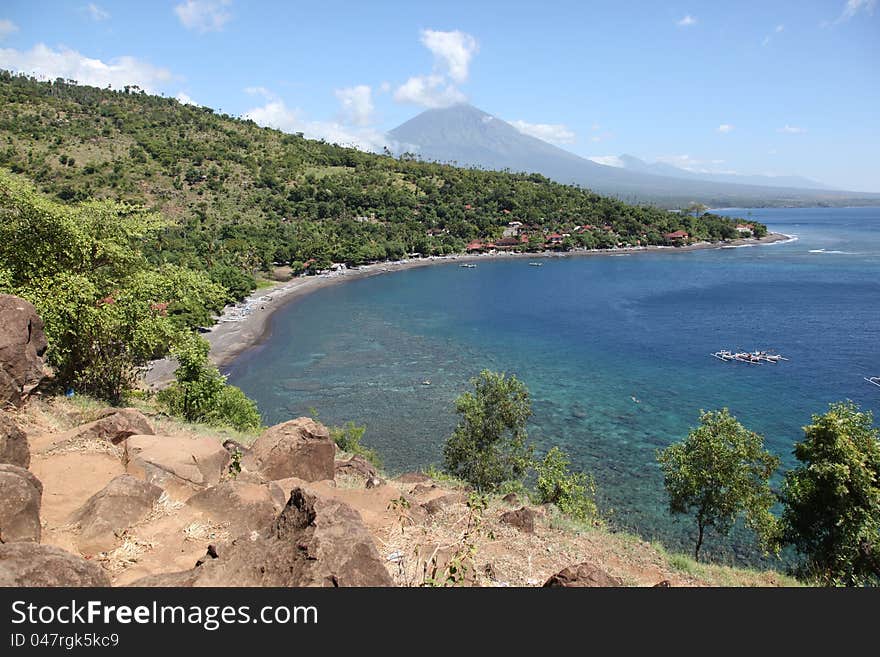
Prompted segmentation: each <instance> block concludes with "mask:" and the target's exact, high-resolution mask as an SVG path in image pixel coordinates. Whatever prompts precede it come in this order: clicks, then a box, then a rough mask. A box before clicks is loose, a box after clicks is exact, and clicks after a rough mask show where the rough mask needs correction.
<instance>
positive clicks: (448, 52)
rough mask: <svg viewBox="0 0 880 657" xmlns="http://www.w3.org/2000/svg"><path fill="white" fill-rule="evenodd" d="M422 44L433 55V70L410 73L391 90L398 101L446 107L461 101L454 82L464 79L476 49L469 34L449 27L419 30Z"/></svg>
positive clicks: (468, 73) (461, 96) (463, 97)
mask: <svg viewBox="0 0 880 657" xmlns="http://www.w3.org/2000/svg"><path fill="white" fill-rule="evenodd" d="M421 41H422V45H424V46H425V47H426V48H427V49H428V50H430V51H431V53H432V54H433V55H434V70H433V71H432V72H431V73H430V74H429V75H414V76H412V77H411V78H409V79H408V80H407V81H406V82H404V83H403V84H402V85H400V86H399V87H398V88H397V89H396V90H395V92H394V100H395V101H397V102H398V103H414V104H416V105H422V106H423V107H448V106H449V105H454V104H455V103H463V102H465V101H466V100H467V97H466V96H465V95H464V94H463V93H462V92H461V91H460V90H459V89H458V87H457V86H456V85H457V84H460V83H462V82H465V81H467V79H468V76H469V75H470V64H471V59H472V58H473V56H474V55H475V54H476V53H477V51H478V50H479V46H478V44H477V40H476V39H475V38H474V37H472V36H471V35H470V34H466V33H465V32H460V31H459V30H453V31H451V32H440V31H437V30H422V34H421Z"/></svg>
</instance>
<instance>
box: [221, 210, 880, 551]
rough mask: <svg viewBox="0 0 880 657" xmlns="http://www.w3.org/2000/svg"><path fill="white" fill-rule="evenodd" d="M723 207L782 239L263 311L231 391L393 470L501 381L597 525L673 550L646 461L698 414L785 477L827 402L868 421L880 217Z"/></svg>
mask: <svg viewBox="0 0 880 657" xmlns="http://www.w3.org/2000/svg"><path fill="white" fill-rule="evenodd" d="M725 212H727V213H728V214H731V215H733V216H747V215H748V213H749V212H751V217H753V218H754V219H757V220H759V221H762V222H765V223H766V224H768V226H770V228H771V230H775V231H778V232H783V233H786V234H792V235H796V236H797V240H796V241H792V242H789V243H784V244H774V245H767V246H760V247H748V248H736V249H718V250H707V251H698V252H690V253H681V252H679V253H674V252H663V253H657V252H653V253H639V254H633V255H617V256H601V257H571V258H552V259H546V260H544V261H543V262H544V266H543V267H530V266H528V264H527V261H525V260H516V261H501V262H481V263H479V266H478V267H477V268H476V269H464V268H460V267H458V266H456V265H455V264H451V265H440V266H435V267H425V268H421V269H414V270H409V271H405V272H401V273H395V274H390V275H383V276H376V277H372V278H368V279H362V280H358V281H352V282H350V283H347V284H345V285H339V286H334V287H330V288H326V289H323V290H320V291H317V292H315V293H314V294H312V295H310V296H307V297H305V298H303V299H301V300H299V301H297V302H295V303H293V304H291V305H289V306H287V307H286V308H284V309H282V310H280V311H279V312H278V313H276V315H275V316H274V318H273V321H272V336H271V338H270V339H269V340H268V341H267V342H266V343H265V344H263V345H261V346H260V347H258V348H255V349H253V350H251V351H249V352H247V353H246V354H244V355H243V356H241V357H240V358H239V359H238V360H237V361H236V362H234V363H233V364H232V366H231V367H230V368H229V369H228V371H229V374H230V381H231V383H234V384H235V385H238V386H240V387H241V388H243V389H244V391H245V392H246V393H247V394H248V395H250V396H251V397H253V398H255V399H256V400H257V401H258V403H259V406H260V410H261V411H262V413H263V415H264V419H265V421H266V422H267V423H275V422H280V421H283V420H286V419H289V418H291V417H295V416H298V415H302V414H306V413H307V412H308V410H309V409H310V408H315V409H317V410H318V412H319V414H320V417H321V419H322V420H323V421H325V422H327V423H342V422H344V421H346V420H354V421H355V422H358V423H364V424H366V425H367V427H368V429H367V434H366V436H365V438H364V442H365V443H367V444H369V445H370V446H371V447H375V448H377V449H378V450H379V452H380V453H381V454H382V455H383V457H384V460H385V463H386V466H387V469H388V470H389V471H391V472H395V471H402V470H405V469H410V468H414V467H418V466H424V465H427V464H430V463H439V461H440V455H441V447H442V444H443V442H444V440H445V438H446V437H447V436H448V435H449V433H450V432H451V430H452V428H453V426H454V425H455V421H456V418H455V414H454V410H453V408H454V407H453V400H454V399H455V397H456V396H457V395H459V394H460V393H461V392H462V391H464V390H466V389H467V387H468V383H467V381H468V378H469V377H471V376H473V375H475V374H477V373H478V372H479V371H480V370H481V369H483V368H491V369H495V370H506V371H509V372H513V373H515V374H516V375H517V376H518V377H520V378H521V379H522V380H523V381H524V382H525V383H526V385H527V386H528V387H529V389H530V391H531V393H532V396H533V410H534V417H533V419H532V425H531V426H530V436H531V438H532V439H533V440H534V442H535V443H536V444H537V445H538V446H539V447H540V448H542V449H544V448H547V447H549V446H551V445H561V446H563V447H564V448H565V449H567V450H568V451H569V452H570V453H571V454H572V456H573V458H574V461H575V462H576V464H577V465H578V466H580V467H582V468H584V469H587V470H589V471H591V472H593V473H594V475H595V477H596V481H597V485H598V489H599V491H600V497H601V499H600V501H601V506H602V508H603V509H604V510H605V511H606V513H609V514H610V516H611V519H612V523H613V524H614V525H615V526H619V527H623V528H628V529H634V530H636V531H638V532H639V533H641V534H642V535H643V536H645V537H646V538H659V539H661V540H662V541H663V542H664V543H666V544H668V545H670V546H671V547H674V548H684V547H686V546H688V545H690V540H691V537H692V533H693V532H692V527H691V526H690V522H686V521H685V520H683V519H680V518H672V517H671V516H670V515H669V514H668V511H667V509H666V498H665V493H664V491H663V485H662V478H661V476H660V473H659V470H658V468H657V465H656V461H655V452H656V450H657V449H658V448H662V447H664V446H666V445H668V444H669V443H670V442H672V441H675V440H678V439H680V438H682V437H683V436H684V435H686V433H687V431H688V429H689V428H690V427H692V426H693V425H694V424H695V422H696V420H697V416H698V413H699V410H700V409H712V408H719V407H722V406H727V407H729V408H730V409H731V412H732V413H734V414H735V415H736V416H737V417H738V418H739V419H740V421H742V422H743V423H744V424H745V425H746V426H747V427H749V428H751V429H754V430H756V431H759V432H761V433H763V434H764V435H765V436H766V440H767V445H768V447H769V448H770V449H771V450H772V451H774V452H775V453H777V454H778V455H779V456H781V457H782V458H783V463H784V465H786V466H789V465H791V464H792V456H791V448H792V444H793V443H794V442H795V441H796V440H798V439H799V438H800V437H801V427H802V426H803V425H804V424H806V423H807V422H808V421H809V419H810V415H811V413H814V412H821V411H823V410H824V409H825V408H826V407H827V404H828V403H829V402H832V401H835V400H842V399H852V400H853V401H855V402H856V403H858V404H860V405H861V406H862V408H865V409H871V410H873V411H874V412H875V414H877V412H878V411H880V388H877V387H874V386H871V385H869V384H867V383H866V382H865V381H864V380H863V377H865V376H869V375H880V352H878V344H880V208H856V209H824V208H815V209H768V210H752V211H747V210H739V211H737V210H730V211H725ZM721 348H730V349H737V348H743V349H749V350H751V349H756V348H760V349H775V350H778V351H779V352H780V353H782V354H784V355H785V356H787V357H789V358H790V359H791V360H790V361H789V362H787V363H783V364H780V365H763V366H752V365H747V364H742V363H723V362H721V361H718V360H716V359H714V358H712V357H710V355H709V354H710V353H711V352H713V351H716V350H718V349H721ZM425 380H430V381H431V385H430V386H424V385H422V382H423V381H425ZM634 398H635V400H637V401H635V400H634ZM709 541H710V545H708V546H707V553H709V554H712V555H713V556H714V557H715V558H716V559H722V560H734V559H735V558H737V559H738V560H740V561H742V560H749V561H754V558H755V552H754V546H753V545H752V543H751V541H750V539H749V538H748V537H747V536H745V535H743V534H736V535H735V536H734V537H733V538H731V539H728V540H726V541H719V540H717V539H716V538H715V537H710V539H709Z"/></svg>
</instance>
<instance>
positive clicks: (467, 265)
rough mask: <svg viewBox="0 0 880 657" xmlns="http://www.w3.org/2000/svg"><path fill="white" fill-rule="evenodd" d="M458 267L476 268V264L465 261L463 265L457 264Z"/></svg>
mask: <svg viewBox="0 0 880 657" xmlns="http://www.w3.org/2000/svg"><path fill="white" fill-rule="evenodd" d="M459 267H464V268H465V269H476V268H477V266H476V265H474V264H467V263H465V264H463V265H459Z"/></svg>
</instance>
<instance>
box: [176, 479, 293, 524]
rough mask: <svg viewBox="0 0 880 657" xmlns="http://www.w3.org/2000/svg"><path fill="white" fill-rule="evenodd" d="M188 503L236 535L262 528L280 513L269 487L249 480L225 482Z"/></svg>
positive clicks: (198, 494) (196, 495)
mask: <svg viewBox="0 0 880 657" xmlns="http://www.w3.org/2000/svg"><path fill="white" fill-rule="evenodd" d="M186 503H187V505H188V506H191V507H193V508H194V509H197V510H199V511H201V512H203V513H204V514H206V515H207V516H209V517H210V518H211V519H213V520H215V521H217V522H222V523H224V524H226V525H228V526H229V527H230V529H231V530H232V531H234V532H236V533H244V532H250V531H254V530H257V529H262V528H263V527H265V526H266V525H268V524H269V523H270V522H272V520H274V519H275V514H276V513H277V511H276V507H275V501H274V500H273V498H272V493H271V492H270V490H269V486H267V485H261V484H257V483H251V482H246V481H224V482H223V483H222V484H218V485H217V486H212V487H211V488H208V489H207V490H203V491H201V492H199V493H196V494H195V495H193V496H192V497H191V498H189V499H188V500H187V502H186ZM282 506H283V504H282Z"/></svg>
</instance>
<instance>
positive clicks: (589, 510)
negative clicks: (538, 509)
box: [535, 447, 598, 522]
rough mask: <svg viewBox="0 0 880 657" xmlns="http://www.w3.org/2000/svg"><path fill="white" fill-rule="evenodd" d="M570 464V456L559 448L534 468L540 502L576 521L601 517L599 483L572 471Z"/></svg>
mask: <svg viewBox="0 0 880 657" xmlns="http://www.w3.org/2000/svg"><path fill="white" fill-rule="evenodd" d="M570 465H571V460H570V459H569V456H568V454H566V453H565V452H564V451H563V450H561V449H559V448H558V447H554V448H552V449H551V450H550V451H549V452H547V454H546V455H545V456H544V459H543V460H542V461H540V462H539V463H538V464H537V465H536V466H535V470H536V471H537V474H538V479H537V483H536V484H535V489H536V492H537V496H538V502H539V503H540V504H547V503H552V504H555V505H556V506H557V507H559V510H560V511H562V513H564V514H565V515H566V516H569V517H570V518H572V519H574V520H579V521H581V522H586V521H589V520H593V519H595V518H596V516H597V515H598V512H597V508H596V499H595V496H596V484H595V482H594V481H593V478H592V477H591V476H588V475H586V474H584V473H583V472H571V470H569V466H570Z"/></svg>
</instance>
